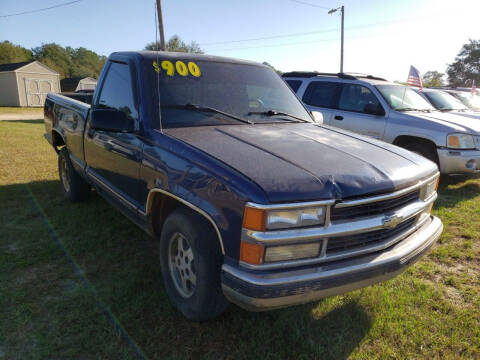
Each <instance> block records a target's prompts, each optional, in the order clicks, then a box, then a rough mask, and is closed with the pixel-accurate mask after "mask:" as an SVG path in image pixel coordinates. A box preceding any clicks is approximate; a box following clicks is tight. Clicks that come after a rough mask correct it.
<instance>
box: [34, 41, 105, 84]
mask: <svg viewBox="0 0 480 360" xmlns="http://www.w3.org/2000/svg"><path fill="white" fill-rule="evenodd" d="M33 56H34V59H35V60H38V61H40V62H41V63H43V64H45V65H47V66H48V67H50V68H52V69H53V70H55V71H57V72H58V73H59V74H60V78H61V79H64V78H68V77H81V78H83V77H87V76H90V77H93V78H96V79H98V76H99V75H100V71H102V68H103V65H104V64H105V61H106V60H107V58H106V57H105V56H100V55H98V54H97V53H95V52H93V51H91V50H88V49H85V48H84V47H79V48H77V49H74V48H71V47H69V46H67V47H66V48H64V47H62V46H60V45H58V44H55V43H51V44H42V45H41V46H39V47H36V48H34V49H33Z"/></svg>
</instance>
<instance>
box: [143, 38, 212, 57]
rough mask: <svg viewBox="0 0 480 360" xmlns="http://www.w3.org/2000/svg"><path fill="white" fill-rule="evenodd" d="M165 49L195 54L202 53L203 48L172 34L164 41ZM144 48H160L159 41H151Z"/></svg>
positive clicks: (155, 49)
mask: <svg viewBox="0 0 480 360" xmlns="http://www.w3.org/2000/svg"><path fill="white" fill-rule="evenodd" d="M166 48H167V51H172V52H187V53H195V54H203V50H202V49H201V48H200V46H199V45H198V44H197V43H196V42H195V41H191V42H190V44H187V43H185V42H184V41H183V40H182V39H180V37H179V36H178V35H173V36H172V37H171V38H170V39H169V40H168V41H167V43H166ZM145 50H154V51H157V50H160V43H159V42H155V41H154V42H151V43H148V44H147V45H146V46H145Z"/></svg>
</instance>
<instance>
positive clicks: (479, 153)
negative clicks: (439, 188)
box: [437, 149, 480, 174]
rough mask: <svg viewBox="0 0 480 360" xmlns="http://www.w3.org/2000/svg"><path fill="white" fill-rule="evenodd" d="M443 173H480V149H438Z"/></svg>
mask: <svg viewBox="0 0 480 360" xmlns="http://www.w3.org/2000/svg"><path fill="white" fill-rule="evenodd" d="M437 151H438V160H439V162H440V172H441V173H442V174H477V173H480V150H448V149H437Z"/></svg>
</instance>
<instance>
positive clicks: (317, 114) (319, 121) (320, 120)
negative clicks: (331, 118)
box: [310, 111, 323, 124]
mask: <svg viewBox="0 0 480 360" xmlns="http://www.w3.org/2000/svg"><path fill="white" fill-rule="evenodd" d="M310 114H312V116H313V118H314V119H315V122H316V123H317V124H323V114H322V113H321V112H320V111H310Z"/></svg>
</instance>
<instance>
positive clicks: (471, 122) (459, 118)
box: [408, 111, 480, 134]
mask: <svg viewBox="0 0 480 360" xmlns="http://www.w3.org/2000/svg"><path fill="white" fill-rule="evenodd" d="M408 114H409V115H410V116H412V115H413V112H409V113H408ZM414 116H415V117H418V118H422V119H426V120H430V121H434V122H437V123H440V124H442V125H446V126H449V127H451V128H452V130H453V131H461V132H467V133H470V134H480V121H479V117H478V116H476V118H472V117H467V116H465V115H463V113H458V114H454V113H442V112H440V111H435V112H431V113H421V112H415V115H414Z"/></svg>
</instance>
